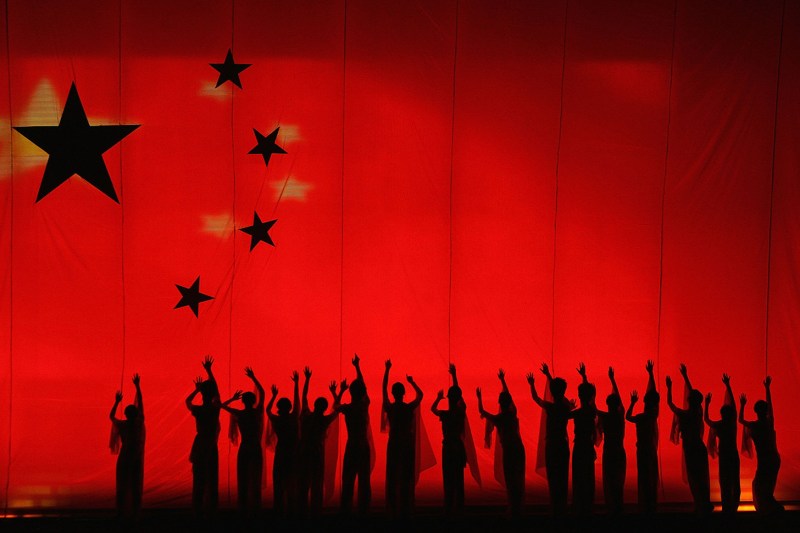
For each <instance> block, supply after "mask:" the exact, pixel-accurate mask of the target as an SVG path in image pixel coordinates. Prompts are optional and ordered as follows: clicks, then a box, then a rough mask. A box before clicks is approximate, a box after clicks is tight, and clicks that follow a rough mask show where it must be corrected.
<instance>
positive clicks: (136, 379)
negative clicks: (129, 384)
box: [133, 374, 141, 387]
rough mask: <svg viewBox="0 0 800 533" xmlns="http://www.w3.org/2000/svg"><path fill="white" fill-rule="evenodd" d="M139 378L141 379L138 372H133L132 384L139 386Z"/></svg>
mask: <svg viewBox="0 0 800 533" xmlns="http://www.w3.org/2000/svg"><path fill="white" fill-rule="evenodd" d="M140 380H141V378H140V377H139V374H134V375H133V384H134V385H135V386H137V387H138V386H139V381H140Z"/></svg>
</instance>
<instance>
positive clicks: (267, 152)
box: [247, 128, 286, 165]
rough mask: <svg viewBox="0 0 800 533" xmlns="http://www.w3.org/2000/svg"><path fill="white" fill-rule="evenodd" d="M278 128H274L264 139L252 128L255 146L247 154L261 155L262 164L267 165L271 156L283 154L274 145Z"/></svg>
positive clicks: (281, 149)
mask: <svg viewBox="0 0 800 533" xmlns="http://www.w3.org/2000/svg"><path fill="white" fill-rule="evenodd" d="M279 130H280V128H275V129H274V130H273V132H272V133H270V134H269V135H267V136H266V137H265V136H263V135H261V133H260V132H259V131H258V130H257V129H255V128H253V133H255V134H256V142H257V143H258V144H256V146H255V148H253V149H252V150H250V151H249V152H247V153H248V154H261V155H262V156H264V164H265V165H269V158H270V156H271V155H272V154H285V153H286V150H284V149H283V148H281V147H280V146H278V145H277V144H276V142H275V141H276V140H277V139H278V131H279Z"/></svg>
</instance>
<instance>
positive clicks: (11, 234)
mask: <svg viewBox="0 0 800 533" xmlns="http://www.w3.org/2000/svg"><path fill="white" fill-rule="evenodd" d="M8 2H9V0H6V3H5V12H6V68H7V69H8V87H7V88H8V146H9V172H10V175H9V181H10V189H11V195H10V202H11V216H10V219H11V220H10V222H9V238H8V253H9V269H8V276H9V287H8V308H9V309H8V310H9V313H8V447H7V450H6V451H7V453H8V457H7V460H6V489H5V490H6V493H5V502H4V503H3V516H4V517H8V493H9V490H10V488H11V429H12V422H11V420H12V416H11V415H12V413H13V403H14V402H13V400H14V130H13V129H12V128H13V125H14V117H13V107H12V105H11V31H10V29H11V28H10V24H9V20H8V12H9V9H8Z"/></svg>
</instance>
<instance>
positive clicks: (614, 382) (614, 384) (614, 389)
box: [608, 366, 622, 400]
mask: <svg viewBox="0 0 800 533" xmlns="http://www.w3.org/2000/svg"><path fill="white" fill-rule="evenodd" d="M608 380H609V381H610V382H611V394H616V395H617V396H619V399H620V400H621V399H622V395H620V393H619V388H618V387H617V380H616V379H614V367H611V366H610V367H608Z"/></svg>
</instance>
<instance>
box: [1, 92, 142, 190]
mask: <svg viewBox="0 0 800 533" xmlns="http://www.w3.org/2000/svg"><path fill="white" fill-rule="evenodd" d="M138 127H139V125H138V124H128V125H120V126H90V125H89V120H88V119H87V118H86V112H85V111H84V110H83V104H81V99H80V97H78V89H76V88H75V83H73V84H72V86H71V87H70V88H69V95H67V103H66V104H64V111H63V112H62V113H61V120H60V121H59V123H58V126H17V127H15V128H14V129H15V130H17V131H18V132H20V133H21V134H22V135H23V136H25V137H26V138H27V139H28V140H30V141H31V142H33V144H35V145H36V146H38V147H39V148H41V149H42V150H44V151H45V152H47V153H48V154H49V155H50V157H49V158H48V159H47V166H46V167H45V169H44V177H42V184H41V185H40V186H39V194H37V195H36V201H37V202H38V201H39V200H41V199H42V198H44V197H45V196H47V195H48V194H49V193H51V192H52V191H53V190H54V189H55V188H56V187H58V186H59V185H61V184H62V183H64V182H65V181H67V180H68V179H69V178H70V177H72V176H73V175H74V174H77V175H78V176H80V177H81V178H83V179H84V180H86V181H87V182H89V183H90V184H91V185H93V186H94V187H96V188H97V189H99V190H100V192H102V193H103V194H105V195H106V196H108V197H109V198H111V199H112V200H114V201H115V202H117V203H119V200H118V199H117V193H116V192H115V191H114V184H113V183H111V176H109V174H108V169H107V168H106V163H105V161H103V152H105V151H106V150H108V149H109V148H111V147H112V146H114V145H115V144H117V143H118V142H120V141H121V140H122V139H123V138H124V137H125V136H127V135H128V134H129V133H131V132H132V131H133V130H135V129H136V128H138Z"/></svg>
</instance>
